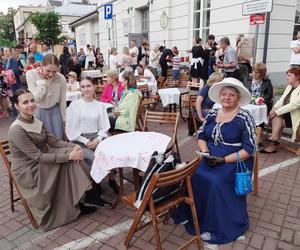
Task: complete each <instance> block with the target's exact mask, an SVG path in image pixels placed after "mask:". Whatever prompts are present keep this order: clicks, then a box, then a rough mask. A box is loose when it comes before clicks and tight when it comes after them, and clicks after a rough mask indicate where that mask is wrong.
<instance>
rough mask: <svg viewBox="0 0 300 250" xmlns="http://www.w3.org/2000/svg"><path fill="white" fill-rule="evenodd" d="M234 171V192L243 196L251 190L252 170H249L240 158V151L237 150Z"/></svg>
mask: <svg viewBox="0 0 300 250" xmlns="http://www.w3.org/2000/svg"><path fill="white" fill-rule="evenodd" d="M236 165H237V166H236V173H235V187H234V189H235V192H236V194H237V195H238V196H244V195H246V194H248V193H250V192H252V171H249V170H248V169H247V167H246V164H245V162H244V161H242V160H241V157H240V153H239V152H237V162H236Z"/></svg>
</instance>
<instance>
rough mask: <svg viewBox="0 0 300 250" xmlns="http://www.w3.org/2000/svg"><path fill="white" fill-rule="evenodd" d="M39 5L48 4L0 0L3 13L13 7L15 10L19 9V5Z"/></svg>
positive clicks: (38, 1) (36, 1)
mask: <svg viewBox="0 0 300 250" xmlns="http://www.w3.org/2000/svg"><path fill="white" fill-rule="evenodd" d="M30 4H32V5H39V4H43V5H45V4H46V0H0V11H2V12H3V13H6V12H7V9H8V8H9V7H13V8H15V9H17V8H18V6H19V5H30Z"/></svg>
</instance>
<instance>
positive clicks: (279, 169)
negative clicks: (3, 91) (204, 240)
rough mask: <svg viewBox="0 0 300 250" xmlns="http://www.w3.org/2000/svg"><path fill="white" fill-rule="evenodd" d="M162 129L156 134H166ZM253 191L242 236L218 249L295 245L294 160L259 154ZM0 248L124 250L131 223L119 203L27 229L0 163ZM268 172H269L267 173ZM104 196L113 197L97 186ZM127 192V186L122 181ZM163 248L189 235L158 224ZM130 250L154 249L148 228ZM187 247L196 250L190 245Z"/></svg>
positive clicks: (299, 194)
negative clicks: (47, 226) (13, 203)
mask: <svg viewBox="0 0 300 250" xmlns="http://www.w3.org/2000/svg"><path fill="white" fill-rule="evenodd" d="M8 126H9V121H8V119H6V120H3V119H1V120H0V139H5V138H7V129H8ZM186 128H187V125H186V123H184V122H183V121H180V126H179V133H178V135H179V142H180V143H179V144H180V151H181V156H182V158H183V160H185V161H186V160H191V159H192V158H193V157H194V151H195V150H196V149H197V142H196V139H195V138H194V137H187V132H186V130H187V129H186ZM166 130H167V129H166V128H163V129H161V130H160V132H166ZM259 163H260V169H261V171H260V175H261V176H260V178H259V194H258V196H257V197H255V196H253V195H252V194H251V195H249V196H248V210H249V216H250V228H249V230H248V231H247V233H246V235H245V236H246V238H245V239H244V240H241V241H236V242H233V243H231V244H227V245H222V246H219V248H218V249H220V250H229V249H236V250H243V249H248V250H252V249H266V250H273V249H294V250H296V249H300V170H299V166H300V158H299V157H298V158H296V157H295V156H294V155H292V154H291V153H289V152H287V151H284V150H282V149H281V150H280V151H279V152H278V153H276V154H273V155H263V154H261V155H260V156H259ZM0 165H1V166H0V194H1V195H0V249H1V250H8V249H30V250H31V249H54V248H56V249H107V250H109V249H125V247H124V246H123V241H124V239H125V236H126V234H127V232H128V228H129V227H130V225H131V221H132V218H133V216H134V211H133V210H132V209H130V208H129V207H127V206H125V205H123V204H121V203H119V204H118V206H117V208H116V209H105V208H101V209H98V211H97V212H96V213H94V214H92V215H88V216H82V217H79V218H78V219H77V220H76V221H75V222H73V223H71V224H68V225H65V226H62V227H60V228H58V229H55V230H52V231H50V232H47V233H44V232H42V231H41V230H34V229H32V226H31V224H30V223H29V220H28V218H27V216H26V213H25V211H24V208H23V207H22V205H20V204H19V203H17V204H16V211H15V212H14V213H12V212H11V210H10V205H9V192H8V178H7V172H6V169H5V167H4V166H3V162H2V161H0ZM272 171H273V172H272ZM102 186H103V189H104V193H107V195H106V196H105V198H106V199H111V200H113V199H114V198H115V196H114V195H113V194H112V193H111V191H110V190H109V189H108V188H107V185H106V184H105V183H104V184H103V185H102ZM126 188H127V189H128V190H129V189H130V188H131V186H130V185H129V184H127V185H126ZM159 227H160V237H161V240H162V247H163V248H164V249H168V250H169V249H170V250H173V249H176V248H177V247H178V246H179V245H180V244H182V243H183V242H184V241H185V240H187V239H190V236H189V235H188V234H187V233H185V231H184V228H183V226H180V225H178V226H175V225H173V224H172V222H171V221H170V222H169V224H168V225H160V226H159ZM130 249H133V250H137V249H143V250H148V249H155V238H154V234H153V229H152V227H151V226H150V227H148V228H146V229H144V230H142V231H140V232H138V233H136V234H135V236H134V238H133V240H132V244H131V247H130ZM190 249H196V247H195V246H191V247H190Z"/></svg>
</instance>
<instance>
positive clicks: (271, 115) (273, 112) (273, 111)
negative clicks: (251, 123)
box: [269, 109, 277, 119]
mask: <svg viewBox="0 0 300 250" xmlns="http://www.w3.org/2000/svg"><path fill="white" fill-rule="evenodd" d="M276 115H277V114H276V112H275V110H274V109H272V110H271V111H270V113H269V118H270V119H273V118H274V117H275V116H276Z"/></svg>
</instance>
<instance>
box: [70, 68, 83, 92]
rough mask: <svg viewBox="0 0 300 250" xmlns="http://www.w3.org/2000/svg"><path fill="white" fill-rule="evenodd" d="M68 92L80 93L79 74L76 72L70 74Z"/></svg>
mask: <svg viewBox="0 0 300 250" xmlns="http://www.w3.org/2000/svg"><path fill="white" fill-rule="evenodd" d="M68 78H69V80H68V82H67V91H79V90H80V85H79V82H78V81H77V74H76V73H75V72H74V71H70V72H69V74H68Z"/></svg>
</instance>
